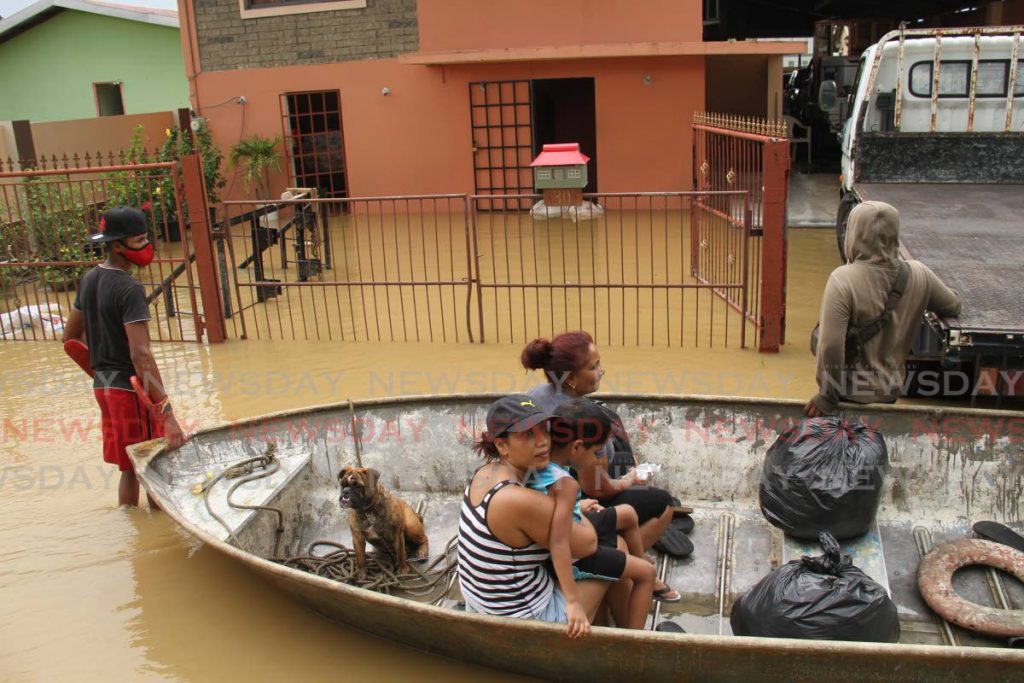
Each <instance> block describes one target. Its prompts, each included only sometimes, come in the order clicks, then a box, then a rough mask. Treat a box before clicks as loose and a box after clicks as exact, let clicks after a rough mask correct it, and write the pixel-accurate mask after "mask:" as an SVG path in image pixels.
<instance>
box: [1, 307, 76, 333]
mask: <svg viewBox="0 0 1024 683" xmlns="http://www.w3.org/2000/svg"><path fill="white" fill-rule="evenodd" d="M32 328H35V329H37V330H39V331H41V332H43V335H44V336H51V335H52V336H54V337H56V336H57V335H59V334H61V333H62V332H63V331H64V318H63V317H62V316H61V312H60V305H59V304H55V303H52V304H42V305H38V306H37V305H31V306H22V307H20V308H16V309H14V310H13V311H9V312H7V313H0V337H7V338H10V337H15V336H16V337H19V338H22V337H25V336H31V335H27V334H26V331H27V330H29V329H32Z"/></svg>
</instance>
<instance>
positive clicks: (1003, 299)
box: [855, 183, 1024, 332]
mask: <svg viewBox="0 0 1024 683" xmlns="http://www.w3.org/2000/svg"><path fill="white" fill-rule="evenodd" d="M855 189H856V191H857V194H858V195H859V196H860V198H861V199H864V200H869V199H871V200H877V201H883V202H888V203H889V204H892V205H893V206H895V207H896V208H897V209H899V212H900V224H901V226H900V241H901V242H902V243H903V246H904V248H905V249H906V250H907V252H909V254H910V256H911V257H913V258H915V259H917V260H919V261H922V262H923V263H925V264H926V265H927V266H928V267H929V268H931V269H932V270H933V271H934V272H935V274H936V275H938V276H939V279H941V280H942V281H943V282H945V283H946V284H947V285H949V286H950V287H952V288H953V289H955V290H956V291H957V293H959V294H960V297H961V299H962V300H963V310H962V312H961V314H960V316H959V318H955V319H950V320H949V321H948V322H949V323H950V324H951V325H952V326H953V327H958V328H960V329H963V330H977V331H1006V332H1011V331H1021V330H1024V291H1022V284H1024V185H966V184H963V185H962V184H950V183H945V184H923V183H922V184H919V183H863V184H862V183H858V184H857V185H856V187H855Z"/></svg>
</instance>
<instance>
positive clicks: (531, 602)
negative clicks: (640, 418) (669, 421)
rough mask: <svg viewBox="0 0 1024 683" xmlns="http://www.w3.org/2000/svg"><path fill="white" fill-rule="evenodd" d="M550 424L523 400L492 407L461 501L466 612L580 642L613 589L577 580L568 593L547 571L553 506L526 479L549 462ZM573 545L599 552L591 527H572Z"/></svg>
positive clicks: (461, 563) (526, 398) (505, 400)
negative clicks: (558, 632) (546, 627)
mask: <svg viewBox="0 0 1024 683" xmlns="http://www.w3.org/2000/svg"><path fill="white" fill-rule="evenodd" d="M550 419H551V415H550V414H548V413H546V412H544V411H543V410H541V409H540V408H538V407H537V406H536V405H535V404H534V402H533V401H532V400H531V399H530V397H529V396H524V395H515V396H506V397H504V398H501V399H499V400H498V401H495V402H494V404H492V405H491V407H490V408H489V409H488V411H487V431H486V432H484V434H483V436H482V438H481V440H480V442H478V443H477V445H476V450H477V452H478V453H479V454H480V455H481V457H483V458H484V459H485V460H486V463H485V464H484V465H483V466H482V467H480V468H479V469H478V470H477V471H476V472H475V473H474V474H473V478H472V479H471V480H470V482H469V485H468V486H467V487H466V492H465V494H464V495H463V498H462V511H461V517H460V520H459V551H458V552H459V555H458V557H459V583H460V584H461V587H462V596H463V599H464V600H465V601H466V609H467V610H468V611H472V612H482V613H484V614H493V615H497V616H506V617H513V618H518V619H540V620H542V621H553V622H562V623H567V624H568V633H569V636H570V637H577V636H581V635H586V634H587V633H589V631H590V622H591V621H592V620H593V618H594V615H595V614H596V613H597V609H598V607H599V606H600V604H601V601H602V600H603V599H604V595H605V592H606V591H607V590H608V587H609V583H608V582H605V581H579V582H577V583H576V584H575V586H574V587H573V588H574V591H573V593H574V594H573V595H563V594H562V592H561V591H560V590H559V589H558V587H557V586H556V585H555V583H554V580H553V578H552V576H551V574H550V572H549V571H548V560H549V558H550V557H551V553H550V551H549V550H548V542H549V535H550V532H551V518H552V516H553V514H554V509H555V507H554V500H553V499H552V498H550V497H548V496H546V495H544V494H543V493H540V492H538V491H533V490H531V489H529V488H527V487H525V486H523V481H524V479H525V478H526V477H527V476H528V475H529V474H530V473H531V472H532V471H534V470H536V469H539V468H541V467H545V466H546V465H547V464H548V458H549V454H550V450H551V439H550V437H549V436H548V421H549V420H550ZM570 546H571V549H572V552H573V555H574V556H579V557H583V556H585V555H588V554H591V553H593V552H594V551H595V550H596V548H597V537H596V535H595V533H594V530H593V528H592V527H589V526H588V525H573V529H572V537H571V539H570Z"/></svg>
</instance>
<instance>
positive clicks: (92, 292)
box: [63, 206, 186, 507]
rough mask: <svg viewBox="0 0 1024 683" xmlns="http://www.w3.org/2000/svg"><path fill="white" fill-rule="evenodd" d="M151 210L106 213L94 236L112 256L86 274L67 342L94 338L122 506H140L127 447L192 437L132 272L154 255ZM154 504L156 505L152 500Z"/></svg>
mask: <svg viewBox="0 0 1024 683" xmlns="http://www.w3.org/2000/svg"><path fill="white" fill-rule="evenodd" d="M148 229H149V228H148V224H147V222H146V215H145V214H144V213H142V211H140V210H139V209H136V208H133V207H127V206H119V207H116V208H113V209H109V210H107V211H106V212H105V213H104V214H103V217H102V218H101V219H100V232H99V233H97V234H95V235H92V236H91V237H90V239H91V240H92V241H93V242H96V243H103V244H104V245H105V246H106V252H107V260H106V261H104V262H103V263H101V264H100V265H98V266H97V267H95V268H93V269H92V270H90V271H89V272H88V273H86V274H85V277H83V278H82V281H81V283H80V284H79V286H78V293H77V295H76V296H75V303H74V308H73V309H72V311H71V315H70V316H69V318H68V321H67V324H66V326H65V327H64V337H63V341H65V342H67V341H68V340H71V339H77V340H79V341H82V342H87V343H88V346H89V361H90V364H91V365H92V369H93V373H94V375H93V393H94V394H95V396H96V402H97V403H99V405H100V413H101V414H102V431H103V460H104V462H108V463H111V464H116V465H117V466H118V469H119V470H120V471H121V480H120V482H119V484H118V489H117V500H118V504H119V505H131V506H138V504H139V480H138V479H137V478H136V476H135V469H134V467H133V466H132V463H131V460H129V459H128V454H127V452H126V451H125V447H126V446H130V445H131V444H135V443H139V442H141V441H146V440H148V439H153V438H156V437H158V436H166V437H167V444H168V446H169V447H170V448H177V447H178V446H180V445H181V444H183V443H184V442H185V440H186V438H185V435H184V433H182V431H181V426H180V425H179V424H178V420H177V419H176V418H175V417H174V412H173V411H172V409H171V403H170V400H169V399H168V397H167V394H166V393H165V392H164V385H163V380H162V379H161V377H160V369H159V368H158V367H157V366H156V360H155V359H154V358H153V352H152V351H151V350H150V348H149V318H150V316H149V307H148V305H147V304H146V293H145V290H144V288H143V287H142V284H141V283H140V282H139V281H138V280H136V279H135V278H133V277H132V276H131V275H130V274H129V271H130V269H131V267H132V266H139V267H140V268H144V267H146V266H148V265H149V264H150V262H152V260H153V244H152V243H151V242H150V241H149V238H148V236H147V232H148ZM132 375H136V376H137V377H138V378H139V379H140V380H141V381H142V385H143V387H145V390H146V392H147V393H148V395H149V399H150V400H151V401H152V403H153V407H152V409H150V410H148V411H147V409H146V407H145V406H144V405H143V403H142V401H141V400H140V399H139V397H138V396H136V394H135V391H134V390H133V389H132V384H131V377H132ZM149 503H150V507H154V502H153V500H152V499H150V501H149Z"/></svg>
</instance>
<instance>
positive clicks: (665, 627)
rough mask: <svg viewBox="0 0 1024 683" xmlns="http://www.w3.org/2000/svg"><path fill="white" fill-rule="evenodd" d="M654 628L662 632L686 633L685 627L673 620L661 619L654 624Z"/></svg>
mask: <svg viewBox="0 0 1024 683" xmlns="http://www.w3.org/2000/svg"><path fill="white" fill-rule="evenodd" d="M654 630H655V631H661V632H662V633H686V629H684V628H683V627H682V626H680V625H679V624H677V623H676V622H674V621H663V622H661V623H660V624H658V625H657V626H655V627H654Z"/></svg>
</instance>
